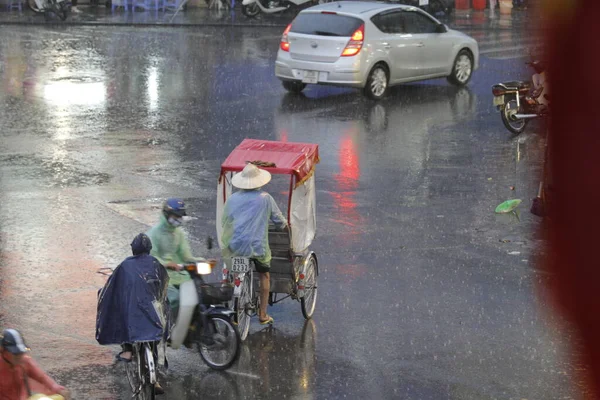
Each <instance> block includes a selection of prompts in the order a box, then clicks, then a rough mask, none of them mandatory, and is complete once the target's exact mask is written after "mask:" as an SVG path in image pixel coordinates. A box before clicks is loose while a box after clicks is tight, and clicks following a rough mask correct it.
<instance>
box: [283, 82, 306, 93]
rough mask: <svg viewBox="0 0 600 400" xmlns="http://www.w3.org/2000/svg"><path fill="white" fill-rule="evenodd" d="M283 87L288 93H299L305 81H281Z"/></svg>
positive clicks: (304, 85)
mask: <svg viewBox="0 0 600 400" xmlns="http://www.w3.org/2000/svg"><path fill="white" fill-rule="evenodd" d="M282 84H283V88H284V89H285V90H287V91H288V92H290V93H296V94H297V93H300V92H302V91H303V90H304V88H305V87H306V83H302V82H298V81H282Z"/></svg>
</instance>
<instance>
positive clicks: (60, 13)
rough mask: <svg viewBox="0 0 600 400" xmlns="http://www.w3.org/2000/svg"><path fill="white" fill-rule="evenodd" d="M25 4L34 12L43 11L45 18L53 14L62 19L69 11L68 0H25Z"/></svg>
mask: <svg viewBox="0 0 600 400" xmlns="http://www.w3.org/2000/svg"><path fill="white" fill-rule="evenodd" d="M27 6H28V7H29V8H30V9H31V11H33V12H35V13H40V14H42V13H43V14H44V15H45V17H46V19H51V18H52V14H54V15H56V16H57V17H58V18H60V19H61V21H64V20H66V19H67V16H68V15H69V13H70V12H71V2H70V1H68V0H27Z"/></svg>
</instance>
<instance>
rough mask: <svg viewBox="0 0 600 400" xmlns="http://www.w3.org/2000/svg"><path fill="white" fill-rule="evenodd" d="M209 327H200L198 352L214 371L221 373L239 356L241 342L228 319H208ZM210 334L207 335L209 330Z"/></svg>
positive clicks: (221, 317) (217, 317)
mask: <svg viewBox="0 0 600 400" xmlns="http://www.w3.org/2000/svg"><path fill="white" fill-rule="evenodd" d="M208 324H209V327H205V326H203V327H201V329H200V341H199V342H198V351H199V352H200V357H202V360H204V362H205V363H206V365H208V366H209V367H211V368H212V369H214V370H217V371H222V370H224V369H227V368H229V367H231V365H233V363H234V362H235V361H236V360H237V359H238V357H239V355H240V346H241V343H242V340H241V339H240V334H239V332H238V330H237V329H236V327H235V325H233V324H232V323H231V321H230V320H229V318H226V317H223V316H219V315H215V316H209V317H208ZM208 328H211V329H210V333H208V331H209V329H208Z"/></svg>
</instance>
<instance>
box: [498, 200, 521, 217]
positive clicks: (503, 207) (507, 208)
mask: <svg viewBox="0 0 600 400" xmlns="http://www.w3.org/2000/svg"><path fill="white" fill-rule="evenodd" d="M519 204H521V199H513V200H506V201H505V202H504V203H502V204H500V205H498V207H496V213H497V214H506V213H509V212H512V211H514V210H515V209H516V208H517V207H518V206H519Z"/></svg>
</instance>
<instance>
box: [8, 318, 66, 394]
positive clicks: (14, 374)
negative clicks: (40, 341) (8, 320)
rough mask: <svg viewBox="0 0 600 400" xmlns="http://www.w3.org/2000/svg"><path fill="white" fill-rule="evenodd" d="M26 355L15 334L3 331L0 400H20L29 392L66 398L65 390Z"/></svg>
mask: <svg viewBox="0 0 600 400" xmlns="http://www.w3.org/2000/svg"><path fill="white" fill-rule="evenodd" d="M28 352H29V348H27V346H26V345H25V342H24V340H23V337H22V336H21V334H20V333H19V331H17V330H16V329H6V330H4V332H3V333H2V340H1V341H0V355H1V357H0V400H24V399H27V398H28V397H29V396H31V395H32V394H33V392H40V393H46V394H58V395H60V396H63V397H64V398H65V399H69V398H70V393H69V391H68V390H67V389H66V388H65V387H64V386H61V385H59V384H57V383H56V382H55V381H54V380H53V379H52V378H50V377H49V376H48V375H46V374H45V373H44V371H43V370H42V369H41V368H40V367H39V366H38V365H37V364H36V363H35V361H34V360H33V358H31V357H30V356H29V355H28V354H27V353H28ZM50 398H54V397H52V396H50Z"/></svg>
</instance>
